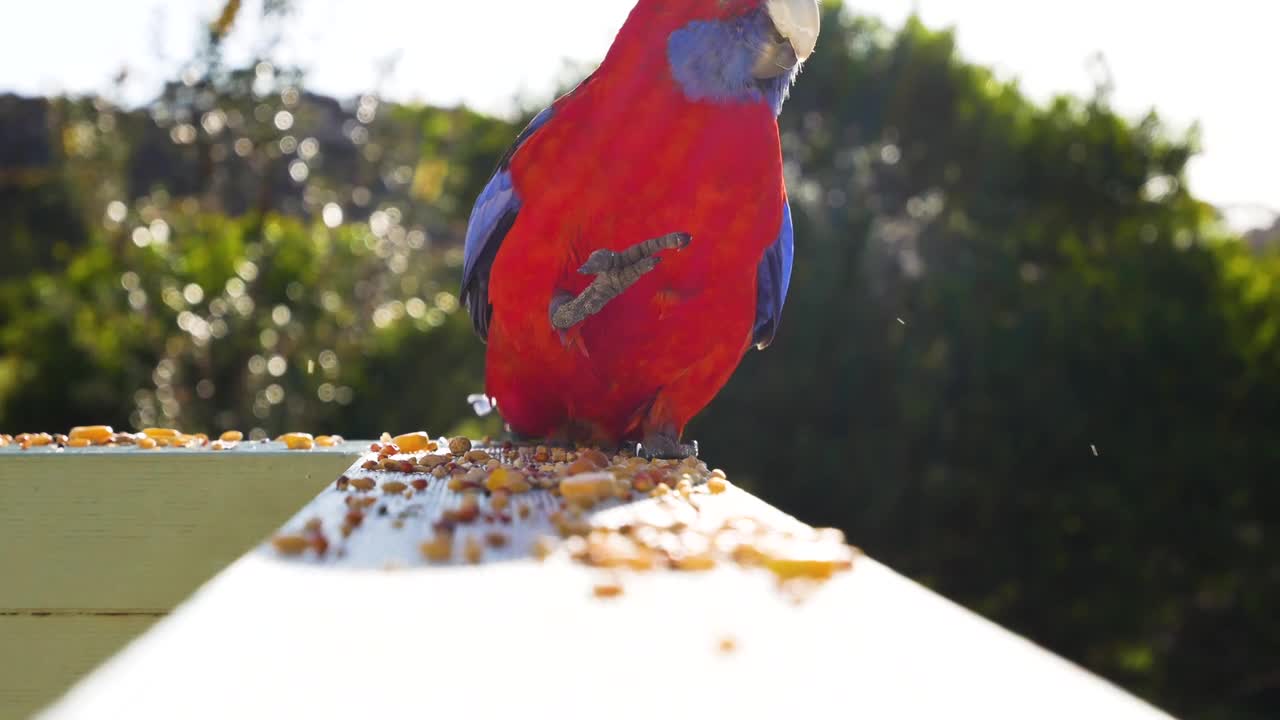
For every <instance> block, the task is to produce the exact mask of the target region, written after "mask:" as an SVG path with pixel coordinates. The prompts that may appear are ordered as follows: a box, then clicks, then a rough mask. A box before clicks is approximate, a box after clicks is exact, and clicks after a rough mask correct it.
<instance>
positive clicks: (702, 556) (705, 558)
mask: <svg viewBox="0 0 1280 720" xmlns="http://www.w3.org/2000/svg"><path fill="white" fill-rule="evenodd" d="M672 564H673V565H674V566H675V567H676V568H677V569H679V570H688V571H692V572H700V571H705V570H713V569H715V566H716V559H715V556H714V555H712V554H711V553H696V554H694V555H685V556H684V557H681V558H679V559H677V560H674V561H673V562H672Z"/></svg>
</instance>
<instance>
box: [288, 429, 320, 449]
mask: <svg viewBox="0 0 1280 720" xmlns="http://www.w3.org/2000/svg"><path fill="white" fill-rule="evenodd" d="M279 440H280V442H283V443H284V445H285V447H287V448H289V449H290V450H310V449H311V448H313V447H315V444H316V442H315V438H313V437H311V434H310V433H287V434H285V435H281V436H280V438H279Z"/></svg>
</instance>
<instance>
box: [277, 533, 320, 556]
mask: <svg viewBox="0 0 1280 720" xmlns="http://www.w3.org/2000/svg"><path fill="white" fill-rule="evenodd" d="M271 544H272V545H273V546H275V549H276V552H278V553H280V554H281V555H301V554H302V553H303V552H306V549H307V548H308V547H310V546H311V541H310V540H308V539H307V538H305V537H303V536H301V535H276V536H275V537H273V538H271Z"/></svg>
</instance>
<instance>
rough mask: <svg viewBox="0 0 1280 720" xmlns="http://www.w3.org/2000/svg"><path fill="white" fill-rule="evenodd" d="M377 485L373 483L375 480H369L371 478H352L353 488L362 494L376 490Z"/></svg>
mask: <svg viewBox="0 0 1280 720" xmlns="http://www.w3.org/2000/svg"><path fill="white" fill-rule="evenodd" d="M377 485H378V484H377V483H376V482H374V481H373V478H369V477H358V478H351V487H353V488H355V489H357V490H360V491H362V492H368V491H370V490H372V489H374V488H375V487H377Z"/></svg>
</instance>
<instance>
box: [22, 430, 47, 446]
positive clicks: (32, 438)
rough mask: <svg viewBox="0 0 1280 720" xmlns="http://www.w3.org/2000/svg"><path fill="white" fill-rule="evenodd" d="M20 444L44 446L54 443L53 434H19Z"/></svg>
mask: <svg viewBox="0 0 1280 720" xmlns="http://www.w3.org/2000/svg"><path fill="white" fill-rule="evenodd" d="M18 444H19V445H21V446H23V447H24V448H29V447H44V446H46V445H52V444H53V436H52V435H50V434H49V433H35V434H24V435H19V436H18Z"/></svg>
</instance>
